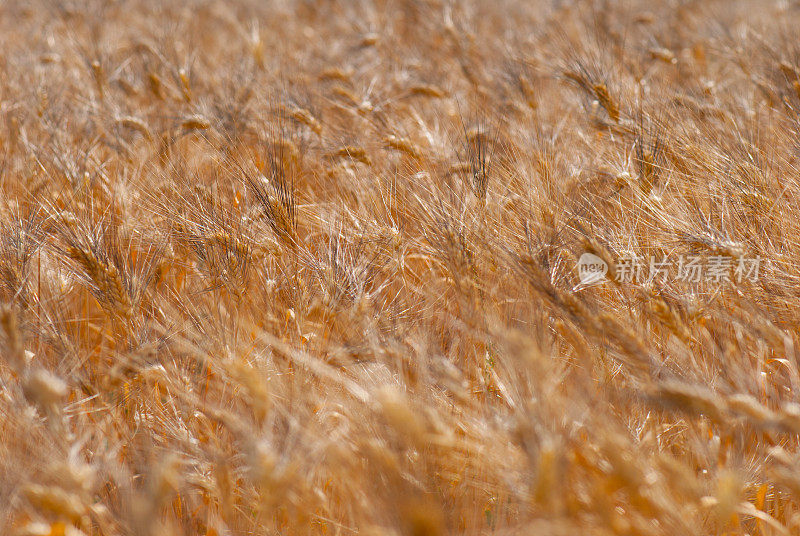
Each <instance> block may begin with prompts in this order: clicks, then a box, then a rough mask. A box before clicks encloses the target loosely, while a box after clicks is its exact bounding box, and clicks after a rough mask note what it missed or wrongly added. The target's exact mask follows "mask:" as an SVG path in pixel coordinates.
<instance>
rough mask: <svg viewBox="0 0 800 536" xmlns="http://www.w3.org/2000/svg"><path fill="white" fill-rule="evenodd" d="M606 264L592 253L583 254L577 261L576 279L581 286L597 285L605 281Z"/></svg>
mask: <svg viewBox="0 0 800 536" xmlns="http://www.w3.org/2000/svg"><path fill="white" fill-rule="evenodd" d="M607 273H608V263H607V262H606V261H604V260H603V259H601V258H600V257H598V256H597V255H594V254H592V253H584V254H583V255H581V258H580V259H578V277H579V278H580V280H581V284H582V285H583V286H589V285H597V284H599V283H603V282H604V281H607V278H606V274H607Z"/></svg>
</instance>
